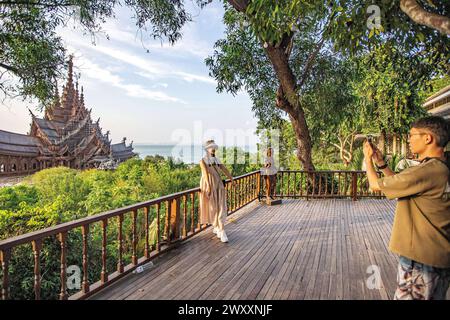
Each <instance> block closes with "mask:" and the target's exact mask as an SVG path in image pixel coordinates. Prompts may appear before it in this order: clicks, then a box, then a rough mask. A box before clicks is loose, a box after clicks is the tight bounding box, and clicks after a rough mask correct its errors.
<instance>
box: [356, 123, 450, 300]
mask: <svg viewBox="0 0 450 320" xmlns="http://www.w3.org/2000/svg"><path fill="white" fill-rule="evenodd" d="M449 131H450V129H449V125H448V123H447V122H446V121H445V120H444V119H443V118H441V117H436V116H430V117H425V118H422V119H419V120H417V121H416V122H415V123H413V125H412V127H411V130H410V133H409V135H408V139H409V144H410V148H411V151H412V153H414V154H418V156H419V161H420V164H418V165H416V166H413V167H410V168H407V169H405V170H403V171H402V172H400V173H398V174H394V173H393V172H392V171H391V170H389V169H388V168H387V164H386V163H384V161H383V158H382V155H381V152H379V151H378V150H377V149H376V148H375V147H374V146H373V145H371V144H370V143H369V142H367V141H366V142H365V144H364V156H365V162H366V167H367V176H368V180H369V184H370V187H371V188H372V189H373V190H374V191H382V192H383V193H384V194H385V195H386V197H387V198H388V199H395V198H397V199H398V201H397V208H396V211H395V217H394V224H393V226H392V234H391V240H390V243H389V249H390V250H391V251H392V252H394V253H396V254H398V255H399V256H400V259H399V265H398V274H397V290H396V291H395V295H394V299H395V300H415V299H427V300H428V299H433V300H434V299H440V300H443V299H445V297H446V293H447V290H448V288H449V285H450V193H449V192H450V190H449V189H450V188H449V181H450V169H449V168H448V165H447V163H446V161H445V160H446V159H445V156H444V149H445V147H446V145H447V144H448V141H449ZM372 159H373V160H374V161H375V163H376V165H377V166H378V169H380V170H383V173H385V174H386V176H385V177H383V178H378V176H377V173H376V171H375V169H374V167H373V163H372Z"/></svg>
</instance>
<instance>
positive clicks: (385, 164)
mask: <svg viewBox="0 0 450 320" xmlns="http://www.w3.org/2000/svg"><path fill="white" fill-rule="evenodd" d="M375 165H376V164H375ZM376 166H377V169H378V170H383V169H386V168H387V166H388V163H387V162H385V163H384V164H383V165H382V166H378V165H376Z"/></svg>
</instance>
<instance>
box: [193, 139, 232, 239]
mask: <svg viewBox="0 0 450 320" xmlns="http://www.w3.org/2000/svg"><path fill="white" fill-rule="evenodd" d="M217 149H218V146H217V144H216V143H215V142H214V140H208V141H206V144H205V150H206V155H205V156H204V157H203V158H202V159H201V160H200V168H201V170H202V176H201V178H200V223H201V224H212V225H213V232H214V234H216V235H217V237H218V238H219V239H220V241H222V242H228V237H227V234H226V233H225V229H224V225H225V219H226V217H227V212H228V208H227V193H226V190H225V185H224V182H223V181H222V178H221V176H220V171H222V172H223V173H224V174H225V175H226V176H227V177H228V178H229V179H230V180H231V183H232V184H233V185H234V181H233V176H232V175H231V173H230V172H229V171H228V169H227V168H226V167H225V166H224V165H223V164H222V163H221V162H220V160H219V159H218V158H217V157H216V154H215V153H216V150H217Z"/></svg>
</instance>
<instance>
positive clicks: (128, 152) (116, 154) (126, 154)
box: [111, 140, 136, 159]
mask: <svg viewBox="0 0 450 320" xmlns="http://www.w3.org/2000/svg"><path fill="white" fill-rule="evenodd" d="M111 153H112V157H113V158H115V159H125V158H131V157H134V156H135V155H136V153H134V152H133V146H132V145H131V144H130V145H128V146H127V145H126V144H125V140H122V142H120V143H116V144H111Z"/></svg>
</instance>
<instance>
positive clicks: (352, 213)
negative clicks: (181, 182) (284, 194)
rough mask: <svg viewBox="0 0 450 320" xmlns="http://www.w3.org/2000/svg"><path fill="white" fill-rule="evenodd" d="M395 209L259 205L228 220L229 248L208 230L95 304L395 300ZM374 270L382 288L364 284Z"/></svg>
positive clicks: (382, 203) (328, 203)
mask: <svg viewBox="0 0 450 320" xmlns="http://www.w3.org/2000/svg"><path fill="white" fill-rule="evenodd" d="M394 209H395V201H389V200H375V199H373V200H372V199H366V200H359V201H356V202H353V201H351V200H339V199H330V200H309V201H306V200H286V199H285V200H283V203H282V204H281V205H278V206H271V207H268V206H266V205H262V204H259V203H258V202H257V201H255V202H253V203H251V204H249V205H248V206H246V207H244V208H243V209H241V210H239V211H238V212H236V213H235V214H233V215H232V216H230V217H228V220H227V225H226V230H227V234H228V238H229V240H230V242H229V243H227V244H224V243H221V242H220V241H219V240H218V239H217V238H216V237H215V236H214V235H213V234H212V231H211V228H208V229H207V230H205V231H204V232H202V233H200V234H198V235H196V236H194V237H193V238H191V239H189V240H188V241H186V242H185V243H182V244H180V245H179V247H177V248H175V249H174V250H172V251H170V252H168V253H166V254H164V255H162V256H160V257H159V258H157V259H155V260H154V261H153V262H154V267H152V268H150V269H149V270H146V271H144V272H142V273H140V274H130V275H128V276H126V277H125V278H123V279H121V280H119V281H118V282H117V283H115V284H113V285H111V286H109V287H108V288H106V289H104V290H102V291H101V292H99V293H97V294H96V295H94V296H92V297H91V299H333V300H334V299H391V298H392V296H393V292H394V290H395V284H396V272H397V268H396V265H397V261H398V260H397V257H396V256H395V255H394V254H392V253H390V252H389V251H388V249H387V245H388V242H389V237H390V231H391V225H392V220H393V213H394ZM371 265H376V266H378V267H379V270H380V272H381V279H382V283H381V287H380V288H379V289H369V288H368V287H367V285H366V281H367V279H368V278H369V277H370V276H371V274H372V273H367V269H368V267H369V266H371ZM372 272H373V271H372Z"/></svg>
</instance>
